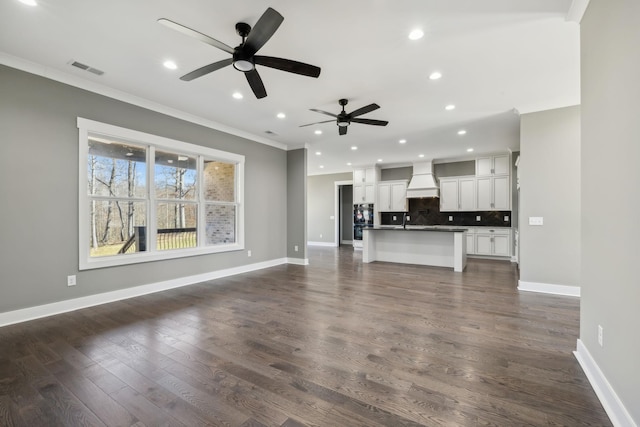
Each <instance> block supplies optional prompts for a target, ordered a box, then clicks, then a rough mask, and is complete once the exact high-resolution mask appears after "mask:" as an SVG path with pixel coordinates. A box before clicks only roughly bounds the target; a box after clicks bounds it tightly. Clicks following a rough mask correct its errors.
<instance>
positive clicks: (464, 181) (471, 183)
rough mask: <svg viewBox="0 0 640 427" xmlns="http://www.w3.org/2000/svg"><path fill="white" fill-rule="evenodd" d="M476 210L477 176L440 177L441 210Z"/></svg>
mask: <svg viewBox="0 0 640 427" xmlns="http://www.w3.org/2000/svg"><path fill="white" fill-rule="evenodd" d="M475 210H476V179H475V177H455V178H441V179H440V212H456V211H475Z"/></svg>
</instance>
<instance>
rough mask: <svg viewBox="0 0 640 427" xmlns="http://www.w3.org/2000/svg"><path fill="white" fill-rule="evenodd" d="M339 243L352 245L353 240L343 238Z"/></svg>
mask: <svg viewBox="0 0 640 427" xmlns="http://www.w3.org/2000/svg"><path fill="white" fill-rule="evenodd" d="M340 244H341V245H352V244H353V240H343V241H341V242H340Z"/></svg>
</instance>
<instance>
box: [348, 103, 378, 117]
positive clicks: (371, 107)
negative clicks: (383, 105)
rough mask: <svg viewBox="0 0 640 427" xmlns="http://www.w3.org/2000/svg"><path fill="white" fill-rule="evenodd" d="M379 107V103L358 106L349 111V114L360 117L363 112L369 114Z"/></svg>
mask: <svg viewBox="0 0 640 427" xmlns="http://www.w3.org/2000/svg"><path fill="white" fill-rule="evenodd" d="M378 108H380V106H379V105H378V104H369V105H367V106H364V107H362V108H358V109H357V110H354V111H352V112H351V113H349V115H350V116H351V117H358V116H361V115H363V114H367V113H370V112H372V111H374V110H377V109H378Z"/></svg>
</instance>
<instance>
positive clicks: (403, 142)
mask: <svg viewBox="0 0 640 427" xmlns="http://www.w3.org/2000/svg"><path fill="white" fill-rule="evenodd" d="M398 142H399V143H400V144H406V143H407V140H406V139H401V140H400V141H398Z"/></svg>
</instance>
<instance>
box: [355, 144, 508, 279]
mask: <svg viewBox="0 0 640 427" xmlns="http://www.w3.org/2000/svg"><path fill="white" fill-rule="evenodd" d="M517 154H518V153H515V154H514V153H511V152H506V153H496V154H492V155H486V156H482V157H476V158H470V159H461V160H452V161H432V160H425V161H420V162H415V163H414V164H413V165H411V166H401V167H396V168H387V169H382V168H379V167H377V166H370V167H363V168H356V169H354V171H353V207H354V224H353V229H354V234H353V247H354V249H355V250H362V251H363V262H365V263H367V262H373V261H388V262H400V263H409V264H423V265H432V266H441V267H451V268H453V269H454V271H463V270H464V267H465V265H466V258H467V256H470V257H477V258H489V259H496V260H509V261H514V262H517V253H518V252H517V220H516V221H514V219H516V218H517V199H518V188H517V187H518V186H517V176H516V175H517V173H516V171H517V168H516V163H517V158H518V156H517ZM514 157H515V158H514Z"/></svg>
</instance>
